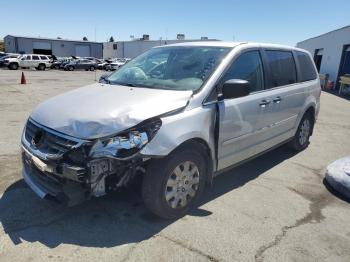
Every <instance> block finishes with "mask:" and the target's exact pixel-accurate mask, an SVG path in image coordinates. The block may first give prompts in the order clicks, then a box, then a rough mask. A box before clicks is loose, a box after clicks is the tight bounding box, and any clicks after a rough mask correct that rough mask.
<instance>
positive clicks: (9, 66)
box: [8, 63, 18, 70]
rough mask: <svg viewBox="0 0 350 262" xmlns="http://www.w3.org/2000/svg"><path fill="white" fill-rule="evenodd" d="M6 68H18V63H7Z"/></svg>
mask: <svg viewBox="0 0 350 262" xmlns="http://www.w3.org/2000/svg"><path fill="white" fill-rule="evenodd" d="M8 68H9V69H10V70H17V69H18V64H17V63H11V64H9V65H8Z"/></svg>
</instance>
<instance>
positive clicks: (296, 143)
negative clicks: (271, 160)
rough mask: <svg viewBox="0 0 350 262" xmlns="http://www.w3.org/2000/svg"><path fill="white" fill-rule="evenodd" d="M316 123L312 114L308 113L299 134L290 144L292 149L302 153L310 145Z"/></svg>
mask: <svg viewBox="0 0 350 262" xmlns="http://www.w3.org/2000/svg"><path fill="white" fill-rule="evenodd" d="M313 126H314V121H313V117H312V113H311V112H307V113H306V114H305V115H304V116H303V118H302V119H301V121H300V124H299V126H298V129H297V132H296V133H295V136H294V138H293V140H292V141H291V142H290V143H289V145H290V147H291V148H292V149H294V150H296V151H302V150H304V149H305V148H307V147H308V145H309V143H310V142H309V139H310V136H311V134H312V129H313Z"/></svg>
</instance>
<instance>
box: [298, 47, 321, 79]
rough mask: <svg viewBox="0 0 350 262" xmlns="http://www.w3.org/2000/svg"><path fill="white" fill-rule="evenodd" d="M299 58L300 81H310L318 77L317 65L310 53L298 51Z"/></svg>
mask: <svg viewBox="0 0 350 262" xmlns="http://www.w3.org/2000/svg"><path fill="white" fill-rule="evenodd" d="M295 53H296V55H297V59H298V62H299V67H300V76H299V78H300V81H301V82H304V81H309V80H314V79H316V78H317V73H316V71H315V67H314V65H313V63H312V61H311V58H310V56H309V55H307V54H306V53H304V52H301V51H296V52H295Z"/></svg>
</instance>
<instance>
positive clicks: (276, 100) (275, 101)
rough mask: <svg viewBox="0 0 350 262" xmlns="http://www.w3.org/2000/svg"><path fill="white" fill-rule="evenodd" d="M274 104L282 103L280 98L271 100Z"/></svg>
mask: <svg viewBox="0 0 350 262" xmlns="http://www.w3.org/2000/svg"><path fill="white" fill-rule="evenodd" d="M272 101H273V102H274V103H276V104H279V103H280V102H281V101H282V98H281V97H280V96H278V97H276V98H275V99H274V100H272Z"/></svg>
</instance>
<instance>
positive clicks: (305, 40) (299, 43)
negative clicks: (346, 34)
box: [297, 25, 350, 45]
mask: <svg viewBox="0 0 350 262" xmlns="http://www.w3.org/2000/svg"><path fill="white" fill-rule="evenodd" d="M349 27H350V25H347V26H343V27H341V28H338V29H334V30H332V31H329V32H326V33H323V34H321V35H318V36H313V37H310V38H307V39H305V40H303V41H300V42H298V43H297V45H298V44H301V43H303V42H305V41H309V40H311V39H315V38H319V37H321V36H324V35H327V34H330V33H333V32H336V31H340V30H343V29H345V28H349Z"/></svg>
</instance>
